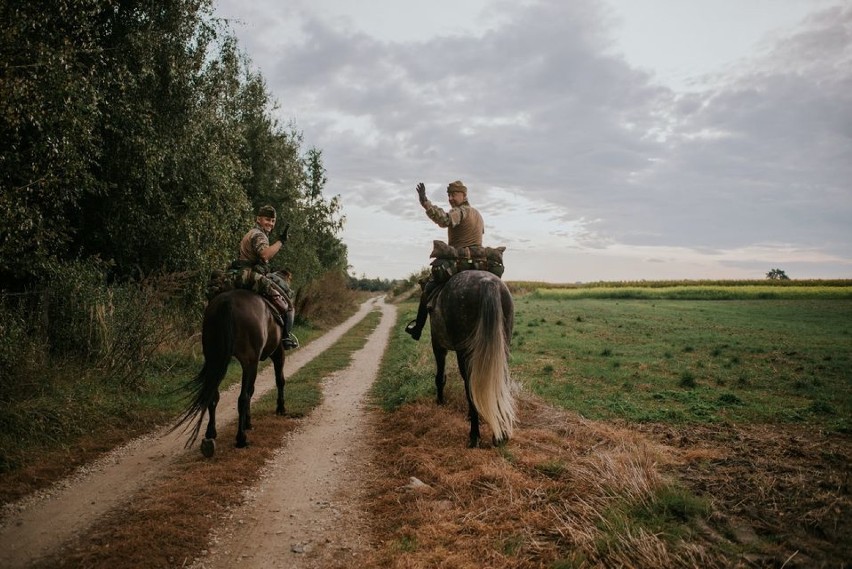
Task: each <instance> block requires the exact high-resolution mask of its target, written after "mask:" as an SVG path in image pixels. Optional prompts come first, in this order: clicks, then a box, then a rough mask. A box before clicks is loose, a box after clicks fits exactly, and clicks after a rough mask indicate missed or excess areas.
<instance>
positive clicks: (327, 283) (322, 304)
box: [295, 271, 357, 325]
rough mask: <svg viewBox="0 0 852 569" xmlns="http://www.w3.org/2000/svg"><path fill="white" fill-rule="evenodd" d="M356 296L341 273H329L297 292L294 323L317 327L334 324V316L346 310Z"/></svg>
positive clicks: (346, 278)
mask: <svg viewBox="0 0 852 569" xmlns="http://www.w3.org/2000/svg"><path fill="white" fill-rule="evenodd" d="M356 294H357V293H356V292H355V291H353V290H352V289H350V288H349V279H348V277H347V276H346V275H345V274H344V273H343V272H341V271H329V272H327V273H325V274H324V275H323V276H321V277H320V278H319V279H317V280H315V281H313V282H311V283H309V284H307V285H305V286H303V287H301V288H300V289H299V290H298V291H297V293H296V300H295V302H296V321H297V322H300V323H306V324H309V323H314V324H318V325H322V324H325V323H327V322H336V321H337V319H336V318H335V315H337V314H339V313H340V312H342V311H346V310H348V308H349V307H350V306H352V304H353V303H355V301H356Z"/></svg>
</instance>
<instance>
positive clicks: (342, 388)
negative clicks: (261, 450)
mask: <svg viewBox="0 0 852 569" xmlns="http://www.w3.org/2000/svg"><path fill="white" fill-rule="evenodd" d="M376 305H378V306H380V307H381V309H382V314H383V317H382V322H381V324H380V325H379V327H378V328H377V330H376V332H374V334H373V337H372V338H371V339H370V341H369V342H368V344H367V347H365V348H364V349H363V350H362V351H361V352H359V353H358V354H357V355H356V356H355V364H354V365H353V366H352V368H350V370H346V371H345V372H343V373H341V374H340V375H339V376H337V377H335V379H334V380H332V381H330V382H329V384H328V386H327V387H326V393H325V398H326V403H324V404H323V405H322V406H321V407H320V408H318V409H317V410H316V411H315V412H314V413H313V415H312V416H311V418H310V419H309V422H308V424H307V425H306V426H305V427H304V430H303V432H300V433H299V434H297V435H296V436H295V437H293V440H292V441H291V442H290V444H307V445H308V446H306V447H304V450H302V451H300V452H293V451H291V452H288V453H286V454H281V456H282V457H284V456H287V457H291V456H292V455H294V454H295V455H300V456H301V458H302V459H304V460H302V462H301V463H299V464H284V462H286V461H283V462H281V461H276V463H275V466H274V468H275V469H276V470H275V472H274V476H275V477H277V478H273V479H274V480H275V481H276V483H278V482H280V481H281V480H282V479H281V476H282V475H284V474H281V473H279V470H278V469H284V470H287V471H288V472H287V473H286V476H288V477H290V478H287V483H286V484H287V485H286V486H283V488H284V489H285V492H284V493H285V494H287V495H289V496H290V497H291V498H293V499H295V498H298V499H300V500H301V499H305V500H308V502H305V503H303V504H301V505H298V504H294V506H299V507H302V508H305V507H307V508H308V509H316V508H313V506H314V505H317V504H319V505H320V506H326V505H329V504H330V503H331V502H330V495H329V494H327V491H331V490H333V489H336V488H337V487H338V486H339V485H338V484H337V483H336V481H335V480H334V477H335V476H343V475H344V474H346V472H345V471H344V469H343V467H342V464H343V462H344V461H343V459H344V458H348V457H349V456H354V455H355V454H357V450H356V448H357V447H355V446H352V445H354V444H355V443H356V442H357V441H358V439H359V437H358V436H354V435H353V436H350V437H341V436H339V435H340V434H345V432H346V431H348V430H353V429H356V428H357V426H358V425H360V423H359V421H360V409H361V407H360V401H361V396H362V395H363V393H364V392H365V391H366V389H367V388H368V387H369V385H370V383H371V382H372V379H373V378H374V377H375V371H376V368H377V366H378V363H379V361H380V360H381V355H382V352H383V350H384V346H385V343H386V340H387V337H388V331H389V329H390V327H391V325H392V323H393V321H394V320H395V318H394V314H395V308H394V307H392V306H390V305H386V304H385V303H384V302H383V301H381V300H377V299H372V300H370V301H368V302H366V303H364V304H363V305H362V306H361V308H360V309H359V311H358V312H357V313H356V314H355V315H353V316H352V317H351V318H349V319H348V320H347V321H346V322H344V323H343V324H341V325H339V326H338V327H336V328H334V329H332V330H331V331H329V332H328V333H326V334H325V335H323V336H322V337H321V338H319V339H317V340H315V341H313V342H311V343H310V344H309V345H307V346H305V347H304V348H302V349H300V350H298V351H296V352H295V353H293V354H292V355H291V356H290V357H288V359H287V361H286V363H285V366H284V373H285V375H290V374H292V373H294V372H295V371H297V370H298V369H300V368H301V367H302V366H304V365H305V364H306V363H307V362H309V361H311V360H312V359H313V358H314V357H316V356H318V355H319V354H321V353H322V352H323V351H324V350H325V349H326V348H328V347H329V346H331V345H332V344H333V343H334V342H336V341H337V340H338V339H339V338H340V337H341V336H342V335H343V334H344V333H346V332H347V331H348V330H349V329H350V328H352V326H354V325H355V324H356V323H357V322H359V321H360V320H361V319H362V318H364V316H366V314H367V313H368V312H369V311H370V310H372V309H373V308H374V307H375V306H376ZM353 378H354V379H353ZM355 379H357V382H356V381H355ZM272 388H274V378H273V375H272V369H271V368H267V369H266V370H265V371H264V373H262V374H260V375H259V376H258V380H257V387H256V391H255V396H256V397H260V396H261V395H262V394H263V393H265V392H266V391H268V390H270V389H272ZM238 395H239V386H234V388H232V389H230V390H228V391H227V392H225V393H223V394H222V399H221V402H220V404H219V411H218V415H217V419H218V420H219V422H220V423H221V424H225V423H227V422H230V421H233V420H234V419H235V418H236V399H237V396H238ZM338 399H339V400H340V405H338V406H337V407H329V405H330V404H331V402H332V401H336V400H338ZM329 409H331V410H329ZM319 417H322V419H321V420H320V419H319ZM330 427H334V428H339V429H342V430H343V431H342V432H338V433H337V434H335V437H336V438H337V439H339V440H338V441H336V443H335V444H339V443H347V444H349V445H350V446H348V447H347V448H345V449H342V448H332V444H331V443H326V442H322V443H320V442H318V441H320V440H324V439H322V437H323V436H327V434H325V435H321V434H318V435H316V436H317V437H319V438H318V439H314V441H315V442H313V443H311V440H312V439H311V438H310V435H309V434H308V435H305V434H304V433H309V432H310V431H311V430H312V429H317V430H318V431H319V430H322V431H325V430H327V429H328V428H330ZM168 428H169V427H164V428H163V429H161V430H160V431H158V432H155V433H152V434H150V435H147V436H144V437H140V438H138V439H135V440H133V441H132V442H130V443H129V444H127V445H125V446H123V447H121V448H119V449H117V450H115V451H113V452H112V453H110V454H109V455H107V456H105V457H104V458H102V459H101V460H99V461H98V462H97V463H95V464H92V465H88V466H87V467H85V468H83V469H81V470H80V471H79V472H78V473H76V474H75V475H74V476H72V477H71V478H69V479H68V480H65V481H62V482H61V483H59V484H57V485H55V486H54V487H52V488H50V489H49V490H47V491H45V492H41V493H38V494H37V495H36V496H32V497H29V498H27V499H25V500H22V501H20V502H17V503H14V504H11V505H8V506H7V507H5V508H4V511H3V515H2V520H1V521H0V567H3V568H5V569H17V568H21V567H27V566H29V565H31V564H32V563H34V562H35V561H37V560H39V559H40V558H42V557H46V556H49V555H51V554H53V553H55V552H56V551H58V550H59V549H60V548H61V547H62V545H63V544H65V543H67V542H68V541H69V540H71V539H72V538H73V537H74V536H75V535H76V534H78V533H80V532H82V531H84V530H85V529H87V528H88V527H90V526H91V524H92V523H93V522H95V521H96V520H97V519H98V518H99V517H100V516H102V515H104V514H105V513H106V512H107V511H109V510H110V509H112V508H115V507H116V506H118V505H120V504H121V503H123V502H125V501H127V500H128V499H130V498H131V497H132V495H133V494H134V493H135V492H136V491H138V490H139V489H140V488H142V487H143V486H144V485H145V484H146V483H149V482H150V481H151V480H153V479H155V478H156V477H157V476H158V475H159V473H161V472H162V471H163V470H164V468H165V466H166V465H168V464H169V463H170V462H172V461H174V460H175V459H176V458H178V457H180V456H182V455H183V454H184V453H187V452H198V451H197V449H195V448H192V449H189V450H187V449H184V443H185V441H186V436H185V435H184V434H183V433H181V432H177V433H171V434H168V433H167V431H168ZM305 436H307V437H308V438H307V439H304V437H305ZM290 444H288V447H289V446H290ZM317 451H322V452H317ZM335 452H337V453H338V454H337V455H335V454H333V453H335ZM308 459H310V460H311V461H312V462H310V463H309V462H307V460H308ZM279 462H281V465H280V466H279ZM299 468H301V469H303V474H302V475H301V476H295V475H294V474H295V471H296V469H299ZM347 468H348V467H347ZM320 469H324V470H323V472H325V474H324V475H323V477H322V478H318V477H317V476H318V475H317V473H318V472H319V470H320ZM308 473H311V474H308ZM268 480H269V479H267V482H264V484H263V486H262V487H261V488H260V490H259V491H258V492H259V495H260V494H262V493H265V492H270V490H269V489H268V488H267V486H268ZM300 484H303V485H304V486H303V487H300V486H299V485H300ZM272 491H274V489H273V490H272ZM320 495H323V496H329V497H326V498H322V497H319V496H320ZM311 497H314V501H313V502H311V501H310V500H311ZM269 499H270V500H277V498H276V497H275V495H274V494H272V495H270V498H269ZM321 509H326V510H328V512H327V513H329V514H331V515H336V514H340V515H342V510H340V509H334V508H331V507H328V508H321ZM290 511H291V510H290V506H287V507H286V508H285V507H284V506H282V507H281V509H280V512H279V514H280V515H281V516H282V518H284V517H286V518H289V517H290V516H289V513H282V512H290ZM320 513H322V512H320ZM249 515H251V514H249ZM266 517H268V516H266ZM248 519H251V518H248ZM303 519H304V520H307V519H308V518H307V517H304V516H303ZM319 519H320V518H317V520H319ZM284 521H286V520H284ZM319 523H321V522H320V521H318V522H317V524H319ZM310 527H311V526H310V525H307V526H305V525H303V527H302V529H303V530H305V531H308V530H310ZM276 531H277V530H276ZM273 535H276V534H275V532H273ZM310 535H311V534H308V533H294V534H293V539H295V540H296V542H294V545H293V547H290V546H289V542H287V543H288V546H287V548H286V549H287V551H290V550H291V549H292V550H296V551H300V552H305V551H306V549H307V550H308V551H310V549H311V544H312V543H313V541H312V540H313V538H311V537H310ZM225 537H227V535H226V534H223V537H222V538H223V539H224V538H225ZM284 537H286V536H284ZM270 541H273V540H270ZM275 541H278V540H275ZM306 546H307V548H306ZM232 549H233V548H228V549H225V550H223V551H222V553H223V555H225V552H230V551H232ZM253 551H254V555H255V558H257V556H258V555H259V554H258V551H259V550H258V547H257V543H256V542H255V544H254V547H253ZM235 555H237V556H239V555H240V553H239V552H235ZM270 555H272V554H270ZM276 555H278V556H277V557H276V559H283V558H282V557H281V556H280V554H278V553H276ZM236 558H238V557H235V558H234V559H236ZM243 564H244V562H243ZM286 565H287V566H290V567H292V566H294V563H292V562H288V563H286ZM222 566H230V564H229V563H228V562H227V559H226V558H225V559H224V561H223V565H222ZM264 566H273V565H272V564H271V563H269V562H268V563H266V564H265V565H264Z"/></svg>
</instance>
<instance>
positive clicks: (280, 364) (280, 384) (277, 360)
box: [272, 349, 287, 415]
mask: <svg viewBox="0 0 852 569" xmlns="http://www.w3.org/2000/svg"><path fill="white" fill-rule="evenodd" d="M272 367H273V368H274V369H275V387H277V388H278V400H277V404H276V405H275V414H276V415H284V414H285V413H286V412H287V411H286V409H285V408H284V383H285V379H284V350H282V349H278V350H276V351H275V353H274V354H272Z"/></svg>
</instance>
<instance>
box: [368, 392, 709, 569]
mask: <svg viewBox="0 0 852 569" xmlns="http://www.w3.org/2000/svg"><path fill="white" fill-rule="evenodd" d="M451 401H452V403H450V404H449V405H448V406H446V407H443V408H438V407H436V406H434V405H430V404H416V405H410V406H406V407H404V408H403V409H401V410H399V411H397V412H396V413H393V414H384V415H381V416H380V417H379V418H378V419H377V421H378V431H379V432H380V433H382V436H380V438H379V440H378V441H377V444H376V447H375V449H376V450H375V452H376V455H377V456H376V457H375V458H374V461H375V464H378V465H384V467H385V472H383V473H381V474H380V475H379V477H378V479H377V480H376V482H375V488H374V489H373V492H372V493H371V500H370V503H369V504H368V506H367V507H368V510H369V512H370V514H371V517H372V519H373V520H374V522H375V533H376V543H375V544H374V545H375V547H374V550H373V551H372V552H370V553H369V554H366V555H364V556H363V558H362V559H359V560H358V561H359V564H361V565H362V566H368V567H399V568H418V567H453V568H464V567H518V568H526V567H581V566H630V567H689V566H694V567H712V566H722V565H724V560H723V559H722V558H721V557H719V556H718V554H713V553H711V552H710V551H709V550H708V549H707V548H706V547H705V546H704V545H703V544H702V543H701V542H700V541H698V540H694V539H693V540H690V541H689V542H685V541H683V542H682V541H679V540H676V539H669V538H667V536H663V535H656V534H653V533H651V532H648V531H646V530H644V529H643V528H642V526H639V525H635V524H632V523H631V522H630V520H629V519H626V514H625V515H620V514H619V512H626V511H628V510H630V509H631V508H639V507H642V505H645V504H649V503H650V502H652V501H653V500H654V499H655V496H656V494H657V493H658V492H659V491H661V490H662V489H663V488H664V487H666V485H667V484H668V482H667V481H666V479H665V477H663V476H662V475H661V474H660V471H659V465H660V464H663V463H668V462H670V461H672V460H673V457H671V456H669V454H668V452H667V451H666V449H665V447H663V446H662V445H657V444H655V443H653V442H649V441H648V440H647V439H646V438H645V437H643V436H641V435H638V434H637V433H636V432H634V431H629V430H626V429H620V428H618V427H614V426H611V425H604V424H599V423H591V422H588V421H584V420H583V419H581V418H580V417H578V416H576V415H573V414H569V413H564V412H559V411H556V410H554V409H552V408H550V407H547V406H545V405H542V404H541V403H539V402H537V401H533V400H531V399H525V400H523V401H522V402H521V405H520V412H521V424H522V425H523V428H522V429H519V431H518V432H517V433H516V436H515V438H514V439H513V440H512V441H511V442H510V443H509V445H508V446H507V447H505V448H501V449H494V448H483V449H477V450H467V449H465V448H464V442H465V434H466V432H467V423H466V421H465V419H464V417H465V414H464V406H463V404H462V403H463V397H461V396H459V394H458V393H456V394H455V395H454V396H453V397H452V398H451ZM483 439H485V440H490V437H488V435H487V433H483ZM410 477H416V478H418V479H419V480H421V481H423V482H424V483H426V484H427V485H428V487H429V488H428V489H427V490H419V491H418V490H413V489H411V488H410V487H409V486H408V484H407V483H408V481H409V479H410Z"/></svg>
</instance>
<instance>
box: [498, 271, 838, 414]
mask: <svg viewBox="0 0 852 569" xmlns="http://www.w3.org/2000/svg"><path fill="white" fill-rule="evenodd" d="M755 288H756V289H758V290H759V289H760V288H761V287H748V288H744V289H739V292H740V295H741V298H746V299H748V298H755V296H754V294H755V290H752V289H755ZM599 290H600V289H599ZM789 290H795V289H789ZM838 290H842V289H838ZM566 292H568V293H570V292H573V291H570V290H556V291H551V290H545V291H541V292H537V293H534V294H529V295H526V296H522V297H519V298H516V307H515V309H516V311H515V331H514V338H513V343H512V369H513V371H514V373H515V377H516V378H517V379H519V380H521V381H522V382H523V383H524V384H525V385H526V386H527V387H528V388H530V389H531V390H533V391H534V392H536V393H538V394H540V395H542V396H544V397H545V398H547V399H549V400H551V401H553V402H555V403H557V404H559V405H561V406H563V407H566V408H569V409H574V410H576V411H578V412H580V413H581V414H583V415H584V416H587V417H590V418H596V419H611V418H621V419H626V420H630V421H662V422H675V423H678V422H718V421H733V422H792V421H796V422H811V423H817V424H820V425H823V426H824V427H825V428H828V429H832V430H841V431H848V430H849V428H850V421H849V420H850V416H852V401H851V399H852V300H846V299H842V298H841V299H822V298H821V297H817V298H807V299H805V298H802V299H788V300H775V299H763V300H724V301H719V300H701V301H694V300H665V299H662V300H640V299H623V298H619V297H616V298H583V297H581V296H576V295H573V294H565V293H566ZM812 292H813V291H812ZM799 295H800V297H805V296H807V295H806V294H804V293H802V292H801V291H800V292H799Z"/></svg>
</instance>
